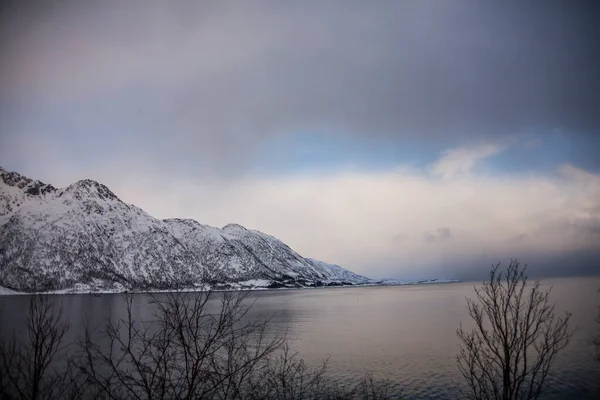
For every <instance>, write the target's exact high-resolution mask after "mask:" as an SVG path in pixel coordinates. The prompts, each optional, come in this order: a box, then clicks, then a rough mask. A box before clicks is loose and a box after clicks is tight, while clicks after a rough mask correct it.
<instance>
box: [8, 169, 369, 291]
mask: <svg viewBox="0 0 600 400" xmlns="http://www.w3.org/2000/svg"><path fill="white" fill-rule="evenodd" d="M369 282H372V281H371V280H370V279H368V278H365V277H363V276H360V275H357V274H354V273H353V272H350V271H348V270H346V269H344V268H342V267H340V266H337V265H332V264H327V263H324V262H321V261H316V260H313V259H309V258H304V257H302V256H300V255H299V254H297V253H296V252H295V251H293V250H292V249H291V248H289V247H288V246H287V245H286V244H285V243H283V242H281V241H280V240H278V239H276V238H274V237H272V236H269V235H267V234H264V233H261V232H258V231H255V230H249V229H246V228H244V227H242V226H240V225H236V224H229V225H226V226H225V227H223V228H222V229H219V228H214V227H211V226H207V225H202V224H200V223H198V222H196V221H194V220H183V219H168V220H159V219H156V218H154V217H152V216H150V215H148V214H147V213H146V212H144V211H143V210H141V209H139V208H137V207H135V206H133V205H128V204H125V203H124V202H122V201H121V200H120V199H119V198H118V197H117V196H116V195H115V194H114V193H113V192H111V191H110V190H109V189H108V188H107V187H106V186H104V185H102V184H100V183H98V182H95V181H92V180H82V181H79V182H76V183H74V184H72V185H70V186H68V187H66V188H62V189H57V188H55V187H53V186H52V185H47V184H44V183H42V182H40V181H34V180H31V179H29V178H26V177H24V176H22V175H20V174H18V173H15V172H8V171H6V170H4V169H2V168H0V286H4V287H6V288H10V289H13V290H17V291H47V290H61V289H69V288H74V287H95V288H102V289H108V288H117V289H119V288H141V289H170V288H175V287H194V286H199V285H209V286H211V287H228V286H229V287H240V286H241V287H244V286H253V285H255V286H261V285H262V286H266V287H281V286H291V287H294V286H319V285H336V284H363V283H369Z"/></svg>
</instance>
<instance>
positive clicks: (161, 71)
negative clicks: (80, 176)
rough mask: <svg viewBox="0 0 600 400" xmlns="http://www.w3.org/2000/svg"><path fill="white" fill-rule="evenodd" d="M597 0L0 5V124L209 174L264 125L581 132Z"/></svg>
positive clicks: (592, 102) (462, 132) (276, 130)
mask: <svg viewBox="0 0 600 400" xmlns="http://www.w3.org/2000/svg"><path fill="white" fill-rule="evenodd" d="M598 8H599V7H597V6H594V5H593V3H588V4H586V5H584V3H580V2H578V3H575V2H571V3H564V2H560V3H559V2H537V3H535V4H533V3H532V2H493V3H490V2H470V1H444V2H426V1H425V2H424V1H412V2H399V1H381V2H360V1H343V2H334V1H332V2H323V1H303V2H275V1H273V2H265V1H263V2H241V1H240V2H158V1H144V2H140V3H136V4H134V3H127V4H125V3H123V2H93V3H92V2H65V1H63V2H50V3H48V2H39V3H31V2H29V3H28V2H14V3H13V4H12V6H11V5H9V6H5V7H4V8H3V10H2V21H1V23H0V29H1V30H0V54H1V57H0V69H1V71H0V72H1V74H0V93H1V94H0V106H3V108H2V109H0V111H4V115H3V119H4V124H6V125H7V127H8V128H10V129H4V132H9V133H4V132H3V133H2V135H3V136H6V135H10V134H11V133H10V132H19V133H21V134H22V135H23V134H25V133H27V134H29V135H34V139H32V140H36V141H38V142H39V141H40V140H41V141H44V140H45V141H47V142H51V143H52V142H54V140H53V139H54V136H56V135H57V134H60V135H63V136H66V137H67V138H68V139H66V140H65V142H66V143H65V145H64V146H58V147H59V150H57V152H59V153H60V152H61V151H64V149H65V148H68V149H69V150H68V151H73V150H75V151H77V150H79V151H89V150H86V147H85V146H86V145H87V144H89V143H93V144H96V142H97V141H98V136H99V135H100V134H101V133H103V134H104V136H105V137H104V138H103V139H102V140H103V143H109V144H110V145H107V146H106V147H109V148H110V147H111V146H112V147H117V148H121V149H126V150H120V151H121V153H122V154H117V155H118V156H120V158H119V161H120V162H122V164H123V166H124V167H125V166H129V167H131V166H134V165H144V167H146V168H148V167H154V166H155V165H156V163H155V162H154V159H155V158H156V157H158V156H160V157H161V158H163V159H166V160H169V161H171V162H174V163H175V165H179V166H180V167H182V168H183V167H184V166H193V167H199V168H200V167H201V168H202V169H203V170H205V171H206V170H208V171H210V172H214V173H217V172H219V171H222V170H226V169H228V168H231V167H232V166H233V165H238V164H242V165H243V163H244V162H247V161H248V159H247V158H246V157H245V156H247V155H248V154H249V153H250V152H251V151H252V150H253V149H256V148H258V147H259V146H260V143H261V141H262V140H263V139H264V138H265V137H268V136H269V135H274V134H285V133H290V132H297V131H303V130H313V131H328V132H338V133H344V134H358V135H407V136H412V137H414V136H429V137H437V138H439V137H441V136H442V135H451V136H453V137H457V136H458V137H463V138H469V137H473V135H482V134H488V135H493V134H512V133H515V132H519V131H522V130H524V129H529V128H538V127H542V128H562V129H566V130H567V131H573V132H580V131H585V132H595V131H597V130H598V129H599V128H600V113H598V112H597V110H598V109H599V107H600V85H599V79H598V77H597V75H598V73H597V71H598V70H600V63H599V52H598V49H599V44H598V41H597V37H598V36H599V35H598V28H597V25H598V24H597V21H598V20H599V17H600V13H599V12H598ZM45 113H46V114H47V113H50V114H52V115H56V114H61V113H62V115H63V118H62V120H61V121H60V122H59V123H55V122H54V121H46V120H44V116H46V118H47V119H48V118H49V117H47V115H46V114H45ZM23 114H25V115H28V114H32V115H29V117H30V118H35V117H36V116H37V117H39V118H40V119H41V120H42V122H43V123H42V122H40V123H39V125H40V126H42V127H43V129H40V126H37V125H34V124H33V123H32V122H27V121H23V120H24V119H26V118H23V117H20V115H23ZM37 114H40V115H41V116H40V115H37ZM65 120H66V121H68V123H66V122H65ZM53 123H54V125H53ZM56 131H59V132H58V133H57V132H56ZM32 132H35V134H34V133H32ZM107 132H110V133H107ZM72 137H77V138H78V140H77V141H73V140H69V139H71V138H72ZM3 139H4V137H3ZM95 147H99V146H95ZM62 156H64V154H59V155H58V156H57V157H56V159H60V158H61V157H62ZM112 161H115V160H114V157H113V160H112ZM213 169H214V171H213Z"/></svg>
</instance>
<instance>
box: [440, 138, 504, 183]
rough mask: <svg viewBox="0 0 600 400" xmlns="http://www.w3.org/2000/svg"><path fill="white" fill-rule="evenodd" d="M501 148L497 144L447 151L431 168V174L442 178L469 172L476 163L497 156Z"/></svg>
mask: <svg viewBox="0 0 600 400" xmlns="http://www.w3.org/2000/svg"><path fill="white" fill-rule="evenodd" d="M503 148H504V147H503V146H500V145H497V144H486V145H483V146H479V147H473V148H459V149H453V150H449V151H447V152H446V153H445V154H444V156H443V157H442V158H441V159H440V160H438V161H437V162H436V163H435V164H433V165H432V166H431V172H432V173H433V174H434V175H438V176H441V177H442V178H449V177H452V176H454V175H457V174H461V173H466V172H470V171H472V170H473V168H474V167H475V165H476V164H477V163H478V162H480V161H482V160H484V159H486V158H489V157H491V156H493V155H495V154H498V153H499V152H500V151H501V150H503Z"/></svg>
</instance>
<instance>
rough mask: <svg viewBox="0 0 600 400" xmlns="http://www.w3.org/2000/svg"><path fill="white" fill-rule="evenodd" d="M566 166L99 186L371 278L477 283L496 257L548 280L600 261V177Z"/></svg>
mask: <svg viewBox="0 0 600 400" xmlns="http://www.w3.org/2000/svg"><path fill="white" fill-rule="evenodd" d="M561 170H563V171H568V172H569V173H570V175H568V176H566V175H563V174H560V173H556V174H555V173H550V174H545V175H539V174H536V175H530V174H527V175H512V176H506V175H501V176H493V175H492V176H490V175H485V176H482V175H478V174H477V173H472V174H469V175H456V176H452V177H449V178H448V179H445V180H442V181H440V180H439V179H437V178H436V177H434V176H432V175H429V174H427V173H423V172H419V171H416V170H411V169H404V168H398V169H396V170H393V171H372V172H365V171H359V170H346V171H343V170H340V171H332V172H330V173H327V174H323V173H314V174H296V175H288V176H271V177H265V176H262V177H261V176H256V177H245V178H240V179H236V180H233V181H232V180H220V179H214V178H213V179H203V180H201V181H190V180H187V179H174V178H173V177H168V176H156V177H154V178H153V179H150V180H148V179H146V180H143V179H138V178H137V177H136V176H134V175H127V174H125V175H122V176H119V177H116V176H114V175H108V176H106V179H104V182H105V183H106V184H107V185H108V186H109V187H110V188H111V189H112V190H113V191H114V192H115V193H116V194H117V195H119V196H120V197H121V198H122V199H123V200H125V201H127V202H130V203H134V204H136V205H138V206H140V207H142V208H143V209H145V210H146V211H148V212H149V213H150V214H152V215H155V216H157V217H160V218H168V217H186V218H194V219H197V220H198V221H200V222H202V223H207V224H211V225H214V226H223V225H225V224H227V223H229V222H237V223H241V224H242V225H244V226H246V227H249V228H253V229H258V230H261V231H263V232H266V233H269V234H271V235H274V236H276V237H278V238H280V239H282V240H283V241H284V242H286V243H287V244H288V245H290V246H291V247H292V248H293V249H295V250H297V251H298V252H299V253H300V254H303V255H306V256H310V257H313V258H317V259H322V260H324V261H328V262H333V263H338V264H340V265H343V266H345V267H348V268H351V269H353V270H355V271H356V272H359V273H363V274H365V275H367V276H372V277H376V278H377V277H390V276H396V277H398V278H406V277H419V276H436V275H437V276H444V277H459V278H465V277H476V278H477V279H479V278H480V277H482V276H483V275H484V274H485V273H486V271H487V268H488V267H489V265H490V263H492V262H496V261H498V260H500V259H502V260H507V259H509V258H510V257H519V256H521V257H522V258H523V261H524V262H529V264H531V265H533V267H534V268H535V267H536V263H538V262H541V261H539V260H542V259H543V260H545V261H544V264H542V265H537V267H538V268H539V269H538V271H541V273H542V274H543V273H544V271H545V268H550V264H552V262H558V261H556V260H559V259H562V258H561V257H564V256H565V255H568V254H576V253H577V254H579V253H581V252H588V261H589V260H590V258H589V257H591V256H590V255H593V254H596V255H598V252H597V244H598V243H600V232H599V231H598V230H597V226H598V225H597V224H598V221H599V220H600V200H599V199H600V196H599V193H598V188H597V187H596V186H595V185H594V184H591V183H593V182H596V181H597V180H598V179H600V176H599V175H597V174H591V173H589V172H586V171H582V170H580V169H577V168H575V167H573V166H563V167H561ZM574 176H578V177H585V179H580V180H578V179H574V178H573V177H574ZM97 179H100V177H97ZM390 238H392V239H393V240H390ZM590 252H591V253H590ZM594 252H596V253H594ZM551 255H554V256H555V259H554V261H552V260H553V258H552V257H551ZM596 259H597V258H596ZM590 265H591V267H590V268H597V267H593V264H590ZM576 267H577V266H576V265H571V266H569V267H568V268H567V267H566V266H565V265H562V267H561V268H562V269H561V270H562V271H563V272H564V273H569V271H570V269H569V268H576ZM597 272H599V271H598V270H596V273H597Z"/></svg>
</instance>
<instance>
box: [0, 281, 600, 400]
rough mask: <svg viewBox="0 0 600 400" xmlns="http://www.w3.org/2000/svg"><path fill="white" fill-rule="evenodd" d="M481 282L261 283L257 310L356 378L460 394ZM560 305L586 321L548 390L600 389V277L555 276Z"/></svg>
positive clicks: (75, 308)
mask: <svg viewBox="0 0 600 400" xmlns="http://www.w3.org/2000/svg"><path fill="white" fill-rule="evenodd" d="M473 285H474V283H455V284H436V285H414V286H395V287H363V288H327V289H307V290H279V291H261V292H254V293H252V295H251V297H252V298H253V299H256V303H255V305H254V307H253V309H252V310H251V312H250V315H249V317H250V318H267V317H270V316H273V320H272V323H273V327H274V328H275V329H276V330H281V331H283V330H287V331H288V333H289V336H290V338H291V344H292V346H293V348H294V349H295V350H298V351H299V353H300V355H301V356H302V357H303V358H304V359H305V360H306V361H307V362H309V363H310V364H313V365H317V364H318V363H319V361H320V360H322V359H323V358H326V357H330V360H329V372H330V374H331V376H332V377H334V378H337V379H339V380H341V381H342V382H348V383H349V382H351V381H353V380H355V379H356V377H359V376H362V375H363V374H364V373H365V372H371V373H373V374H374V375H375V376H376V377H380V378H389V379H390V380H392V381H393V382H394V384H395V385H396V387H397V388H401V389H402V390H403V394H404V397H406V398H410V399H455V398H457V397H458V386H459V385H460V384H461V383H462V382H461V379H462V378H461V376H460V375H459V372H458V370H457V368H456V354H457V352H458V349H459V341H458V339H457V337H456V329H457V328H458V327H459V325H460V323H461V322H462V323H463V326H465V327H468V326H470V325H471V322H470V319H469V316H468V314H467V312H466V309H465V298H466V297H474V293H473ZM543 286H552V287H553V292H552V299H553V300H554V301H555V302H556V308H557V311H559V312H563V311H564V310H569V311H571V312H572V313H573V317H572V326H577V332H576V335H575V336H574V337H573V339H572V342H571V344H570V345H569V347H568V348H567V349H565V350H564V351H563V352H562V354H561V355H560V356H559V357H558V358H557V360H556V363H555V366H556V368H555V371H556V373H555V375H554V376H553V378H552V380H551V382H550V383H549V387H550V392H549V393H548V395H547V396H546V398H552V399H562V398H581V399H587V398H589V399H592V398H600V395H599V393H600V391H598V382H600V379H598V378H599V377H600V363H598V362H596V361H594V360H593V357H592V355H593V348H592V346H591V345H590V344H589V339H590V338H591V337H592V335H593V333H594V331H595V329H597V328H598V324H596V323H595V322H594V320H595V318H596V317H597V315H598V305H600V295H599V294H598V288H600V278H567V279H564V278H562V279H548V280H545V281H543ZM57 298H60V299H61V300H62V301H63V304H64V312H65V316H66V318H67V319H68V320H69V321H70V323H71V326H72V328H73V329H72V332H71V333H72V334H73V335H77V334H78V333H80V332H82V331H83V329H84V326H85V321H88V323H89V324H90V325H91V326H94V325H99V324H102V323H104V322H105V321H106V319H107V318H108V316H109V315H110V314H111V313H112V314H113V315H122V313H123V312H124V309H125V304H124V297H123V296H122V295H103V296H102V297H93V296H85V295H64V296H57ZM148 301H149V296H147V295H136V297H135V300H134V310H135V312H136V315H138V316H141V317H142V318H148V317H149V316H150V315H151V313H152V306H150V305H148ZM26 304H27V298H26V297H25V296H10V297H0V307H1V309H2V313H1V315H0V323H2V326H3V327H8V326H13V327H17V326H18V325H19V324H20V322H19V321H20V320H21V318H22V316H23V315H24V312H25V310H26Z"/></svg>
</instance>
